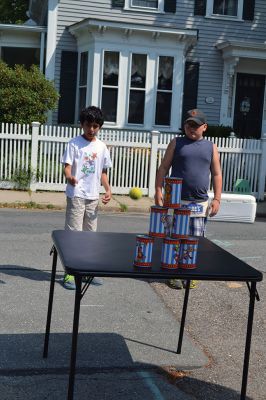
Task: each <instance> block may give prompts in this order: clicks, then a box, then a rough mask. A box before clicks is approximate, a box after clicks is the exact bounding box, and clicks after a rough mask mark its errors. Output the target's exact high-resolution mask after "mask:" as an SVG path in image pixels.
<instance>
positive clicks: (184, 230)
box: [171, 207, 191, 238]
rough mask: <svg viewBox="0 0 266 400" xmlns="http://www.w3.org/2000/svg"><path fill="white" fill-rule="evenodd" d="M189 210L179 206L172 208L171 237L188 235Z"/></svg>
mask: <svg viewBox="0 0 266 400" xmlns="http://www.w3.org/2000/svg"><path fill="white" fill-rule="evenodd" d="M190 213H191V211H190V210H189V209H188V208H185V207H181V208H176V209H175V210H174V215H173V225H172V233H171V237H173V238H186V237H188V235H189V220H190Z"/></svg>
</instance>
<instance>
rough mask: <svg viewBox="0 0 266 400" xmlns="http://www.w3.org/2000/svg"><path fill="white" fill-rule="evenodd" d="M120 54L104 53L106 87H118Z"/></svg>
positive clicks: (104, 81) (104, 82) (104, 80)
mask: <svg viewBox="0 0 266 400" xmlns="http://www.w3.org/2000/svg"><path fill="white" fill-rule="evenodd" d="M118 73H119V53H118V52H114V51H106V52H105V53H104V68H103V84H104V85H106V86H117V85H118Z"/></svg>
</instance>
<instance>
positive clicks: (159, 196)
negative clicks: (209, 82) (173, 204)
mask: <svg viewBox="0 0 266 400" xmlns="http://www.w3.org/2000/svg"><path fill="white" fill-rule="evenodd" d="M154 200H155V205H156V206H162V205H163V193H162V190H159V189H157V190H156V192H155V195H154Z"/></svg>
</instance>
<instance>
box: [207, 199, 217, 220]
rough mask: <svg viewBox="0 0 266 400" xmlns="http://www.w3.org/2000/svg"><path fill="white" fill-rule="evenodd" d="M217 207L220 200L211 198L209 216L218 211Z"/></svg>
mask: <svg viewBox="0 0 266 400" xmlns="http://www.w3.org/2000/svg"><path fill="white" fill-rule="evenodd" d="M219 208H220V202H219V201H218V200H217V199H213V200H212V202H211V204H210V207H209V216H210V217H214V216H215V215H216V214H217V213H218V211H219Z"/></svg>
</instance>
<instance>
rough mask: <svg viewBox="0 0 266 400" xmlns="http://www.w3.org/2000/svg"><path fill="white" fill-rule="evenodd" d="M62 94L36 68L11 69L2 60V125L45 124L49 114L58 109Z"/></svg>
mask: <svg viewBox="0 0 266 400" xmlns="http://www.w3.org/2000/svg"><path fill="white" fill-rule="evenodd" d="M58 98H59V95H58V93H57V91H56V90H55V88H54V85H53V83H52V82H50V81H48V80H47V79H46V78H45V76H44V75H43V74H42V73H41V72H40V70H39V68H38V67H36V65H33V66H32V67H31V68H30V69H29V70H27V69H26V68H25V67H24V66H22V65H16V66H15V67H14V69H13V68H10V67H8V66H7V64H5V63H4V62H3V61H0V122H7V123H19V124H29V123H31V122H33V121H38V122H40V123H44V122H46V119H47V112H48V111H49V110H53V109H55V108H56V106H57V102H58Z"/></svg>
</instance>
